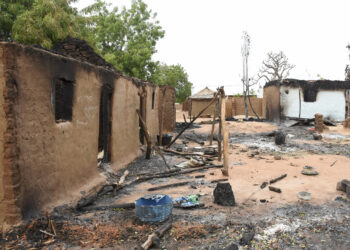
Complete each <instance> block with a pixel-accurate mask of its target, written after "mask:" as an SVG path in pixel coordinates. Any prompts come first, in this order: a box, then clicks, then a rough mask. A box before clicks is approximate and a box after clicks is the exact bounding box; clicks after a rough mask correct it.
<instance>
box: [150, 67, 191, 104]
mask: <svg viewBox="0 0 350 250" xmlns="http://www.w3.org/2000/svg"><path fill="white" fill-rule="evenodd" d="M151 81H153V82H156V83H158V84H161V85H171V86H173V87H174V88H175V91H176V102H179V103H182V102H184V101H185V100H186V98H187V97H189V96H190V95H191V88H192V83H191V82H190V81H189V80H188V75H187V73H186V72H185V70H184V68H183V67H182V66H181V65H170V66H168V65H165V64H161V65H159V66H158V67H157V69H156V71H155V73H154V74H153V75H152V77H151Z"/></svg>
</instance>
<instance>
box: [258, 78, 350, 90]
mask: <svg viewBox="0 0 350 250" xmlns="http://www.w3.org/2000/svg"><path fill="white" fill-rule="evenodd" d="M269 86H277V87H279V86H288V87H292V88H302V89H317V90H318V89H327V90H343V89H344V90H345V89H350V81H332V80H313V81H311V80H310V81H305V80H297V79H285V80H283V81H271V82H268V83H266V84H265V86H264V88H267V87H269Z"/></svg>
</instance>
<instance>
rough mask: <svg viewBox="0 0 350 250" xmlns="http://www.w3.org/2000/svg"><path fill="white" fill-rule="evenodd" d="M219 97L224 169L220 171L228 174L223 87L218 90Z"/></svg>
mask: <svg viewBox="0 0 350 250" xmlns="http://www.w3.org/2000/svg"><path fill="white" fill-rule="evenodd" d="M220 92H221V93H220V99H221V112H220V114H221V127H222V134H223V137H224V142H223V145H222V146H223V151H224V169H223V171H222V173H223V175H225V176H228V175H229V173H228V165H229V164H228V162H229V159H228V157H229V155H228V132H227V131H226V99H225V91H224V89H221V90H220Z"/></svg>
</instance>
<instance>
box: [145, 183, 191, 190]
mask: <svg viewBox="0 0 350 250" xmlns="http://www.w3.org/2000/svg"><path fill="white" fill-rule="evenodd" d="M189 183H190V181H183V182H177V183H172V184H167V185H162V186H157V187H152V188H149V189H147V191H155V190H160V189H167V188H171V187H180V186H185V185H187V184H189Z"/></svg>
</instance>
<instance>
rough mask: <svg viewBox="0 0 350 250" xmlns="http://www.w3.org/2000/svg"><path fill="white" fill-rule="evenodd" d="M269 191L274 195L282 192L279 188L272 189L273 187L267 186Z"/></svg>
mask: <svg viewBox="0 0 350 250" xmlns="http://www.w3.org/2000/svg"><path fill="white" fill-rule="evenodd" d="M269 190H270V191H273V192H276V193H282V190H281V189H280V188H277V187H273V186H269Z"/></svg>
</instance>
